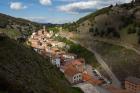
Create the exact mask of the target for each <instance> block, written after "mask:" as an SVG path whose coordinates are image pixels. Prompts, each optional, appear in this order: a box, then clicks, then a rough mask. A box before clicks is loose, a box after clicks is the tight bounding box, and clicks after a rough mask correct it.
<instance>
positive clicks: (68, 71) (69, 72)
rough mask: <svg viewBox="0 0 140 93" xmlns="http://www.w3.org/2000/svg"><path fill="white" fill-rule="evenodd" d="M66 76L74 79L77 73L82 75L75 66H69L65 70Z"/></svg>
mask: <svg viewBox="0 0 140 93" xmlns="http://www.w3.org/2000/svg"><path fill="white" fill-rule="evenodd" d="M64 73H65V74H66V75H68V76H70V77H72V76H74V75H75V74H77V73H80V72H79V71H78V70H77V68H76V67H75V66H73V65H72V64H69V65H67V68H66V69H65V72H64Z"/></svg>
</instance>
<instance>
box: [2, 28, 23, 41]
mask: <svg viewBox="0 0 140 93" xmlns="http://www.w3.org/2000/svg"><path fill="white" fill-rule="evenodd" d="M0 32H3V33H5V34H6V35H7V36H9V37H10V38H13V39H14V38H16V37H19V36H20V35H21V33H20V32H19V31H17V30H14V29H6V28H5V29H2V28H0Z"/></svg>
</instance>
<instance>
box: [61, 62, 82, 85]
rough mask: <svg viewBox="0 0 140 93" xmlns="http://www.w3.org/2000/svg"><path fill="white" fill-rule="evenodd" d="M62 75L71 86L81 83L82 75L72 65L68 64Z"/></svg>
mask: <svg viewBox="0 0 140 93" xmlns="http://www.w3.org/2000/svg"><path fill="white" fill-rule="evenodd" d="M64 74H65V77H66V78H67V80H68V81H69V82H70V83H72V84H73V83H78V82H81V81H82V73H81V72H80V71H78V69H77V68H76V67H75V66H73V65H72V64H69V65H68V66H67V68H66V69H65V71H64Z"/></svg>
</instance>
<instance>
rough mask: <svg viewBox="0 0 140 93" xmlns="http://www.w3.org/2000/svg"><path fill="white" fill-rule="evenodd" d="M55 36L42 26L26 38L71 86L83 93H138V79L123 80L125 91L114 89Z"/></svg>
mask: <svg viewBox="0 0 140 93" xmlns="http://www.w3.org/2000/svg"><path fill="white" fill-rule="evenodd" d="M57 36H59V34H58V33H54V32H53V31H48V30H47V29H46V27H45V26H43V29H41V30H39V31H38V32H34V33H32V35H31V36H30V37H29V38H28V44H29V45H30V46H31V47H32V48H33V49H34V51H36V52H37V53H39V54H40V55H42V56H44V57H49V59H50V62H51V64H53V65H55V66H56V67H57V68H58V69H59V70H60V71H61V72H62V73H63V74H64V76H65V78H66V79H67V80H68V82H69V83H70V84H71V85H72V86H74V87H80V88H81V89H82V90H83V91H84V92H85V93H139V92H138V91H140V79H138V78H135V77H128V78H127V79H126V80H125V84H124V87H125V89H122V88H115V87H114V86H112V85H111V81H110V80H108V79H107V78H105V77H104V76H103V75H101V74H100V72H99V71H98V70H96V69H95V68H93V67H92V66H91V65H90V64H86V61H85V59H84V58H78V55H77V54H74V53H69V52H68V51H67V49H69V48H70V46H69V45H67V44H66V43H64V42H60V41H57V40H55V39H53V37H57ZM92 85H93V86H94V87H93V86H92ZM83 86H84V87H83Z"/></svg>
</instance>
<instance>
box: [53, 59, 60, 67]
mask: <svg viewBox="0 0 140 93" xmlns="http://www.w3.org/2000/svg"><path fill="white" fill-rule="evenodd" d="M52 64H53V65H56V66H57V67H58V68H59V67H60V65H61V60H60V57H53V58H52Z"/></svg>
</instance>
